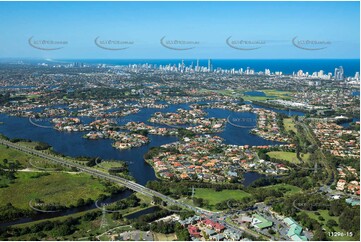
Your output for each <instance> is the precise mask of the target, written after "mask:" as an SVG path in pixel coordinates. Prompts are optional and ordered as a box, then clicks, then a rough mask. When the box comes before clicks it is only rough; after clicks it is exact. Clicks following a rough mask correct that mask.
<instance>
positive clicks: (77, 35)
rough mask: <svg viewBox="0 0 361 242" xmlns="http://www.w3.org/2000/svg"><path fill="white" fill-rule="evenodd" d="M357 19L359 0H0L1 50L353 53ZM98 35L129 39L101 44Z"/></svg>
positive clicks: (242, 55)
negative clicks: (44, 42) (33, 43)
mask: <svg viewBox="0 0 361 242" xmlns="http://www.w3.org/2000/svg"><path fill="white" fill-rule="evenodd" d="M359 19H360V12H359V2H106V3H104V2H0V32H1V34H0V58H7V57H14V58H18V57H24V58H29V57H30V58H32V57H34V58H48V59H60V58H75V59H79V58H97V59H105V58H114V59H123V58H124V59H133V58H134V59H141V58H146V59H150V58H152V59H159V58H174V59H178V58H225V59H226V58H236V59H250V58H251V59H287V58H300V59H307V58H357V59H358V58H359V53H360V47H359V45H360V44H359V43H360V24H359ZM30 37H33V39H32V40H52V41H65V42H66V44H63V45H61V47H62V48H61V49H58V50H41V49H39V48H34V47H32V46H30V45H29V43H28V42H29V38H30ZM96 37H99V39H98V40H112V41H127V42H131V44H128V45H110V47H112V48H113V47H114V48H117V47H129V48H127V49H125V50H118V51H115V50H107V49H103V48H100V47H98V46H97V45H96V44H95V41H94V40H95V38H96ZM162 37H165V38H164V41H167V40H182V41H191V42H192V43H191V44H187V45H172V44H169V43H166V45H167V46H171V47H176V48H180V49H182V48H183V47H184V48H186V47H192V49H190V50H174V49H171V48H166V47H164V46H162V45H161V43H160V39H161V38H162ZM229 37H231V39H230V40H231V41H232V40H234V41H250V42H253V43H254V41H256V42H257V43H258V44H257V43H256V44H248V45H237V44H233V46H236V47H242V48H243V47H246V48H251V49H252V48H253V47H256V49H254V50H239V49H235V48H231V47H230V46H229V45H227V44H226V39H227V38H229ZM295 37H297V39H296V41H298V40H303V41H306V40H311V41H319V42H321V44H314V45H312V46H311V49H315V48H318V47H320V48H323V47H324V48H323V49H320V50H305V49H302V48H297V47H296V46H295V45H293V44H292V39H293V38H295ZM260 42H262V43H261V44H259V43H260ZM325 42H327V43H326V44H325ZM103 43H104V42H103ZM163 43H165V42H163ZM243 43H244V42H243ZM36 46H38V47H44V48H48V47H49V45H41V44H37V45H36ZM54 46H55V47H59V46H58V45H51V46H50V47H54ZM103 46H105V45H104V44H103ZM107 47H109V45H107ZM301 47H302V46H301ZM303 47H310V46H309V45H308V46H305V45H303Z"/></svg>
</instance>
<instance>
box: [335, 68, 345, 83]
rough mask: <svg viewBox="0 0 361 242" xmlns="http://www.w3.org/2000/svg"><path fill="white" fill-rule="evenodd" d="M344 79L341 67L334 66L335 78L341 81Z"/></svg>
mask: <svg viewBox="0 0 361 242" xmlns="http://www.w3.org/2000/svg"><path fill="white" fill-rule="evenodd" d="M343 79H344V73H343V67H342V66H340V67H339V68H335V80H337V81H341V80H343Z"/></svg>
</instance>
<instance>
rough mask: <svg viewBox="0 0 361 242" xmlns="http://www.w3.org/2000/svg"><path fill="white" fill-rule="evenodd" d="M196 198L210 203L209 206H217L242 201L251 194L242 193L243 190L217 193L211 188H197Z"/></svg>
mask: <svg viewBox="0 0 361 242" xmlns="http://www.w3.org/2000/svg"><path fill="white" fill-rule="evenodd" d="M194 196H195V197H197V198H203V199H205V200H208V201H209V205H215V204H216V203H220V202H223V201H226V200H229V199H231V198H232V199H236V200H240V199H242V198H244V197H250V196H251V194H249V193H247V192H245V191H242V190H223V191H220V192H216V191H215V190H214V189H210V188H197V189H195V194H194Z"/></svg>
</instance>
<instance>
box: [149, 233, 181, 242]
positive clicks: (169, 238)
mask: <svg viewBox="0 0 361 242" xmlns="http://www.w3.org/2000/svg"><path fill="white" fill-rule="evenodd" d="M153 235H154V240H155V241H175V240H177V236H176V235H175V233H173V234H160V233H153Z"/></svg>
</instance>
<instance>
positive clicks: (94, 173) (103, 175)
mask: <svg viewBox="0 0 361 242" xmlns="http://www.w3.org/2000/svg"><path fill="white" fill-rule="evenodd" d="M0 144H2V145H6V146H9V147H11V148H13V149H16V150H20V151H22V152H25V153H28V154H31V155H35V156H38V157H40V158H43V159H47V160H49V161H51V162H54V163H56V164H60V165H62V166H66V167H75V168H76V169H78V170H79V171H82V172H86V173H88V174H90V175H92V176H95V177H99V178H102V179H106V180H108V181H111V182H114V183H117V184H120V185H123V186H126V187H127V188H129V189H131V190H133V191H135V192H139V193H142V194H144V195H146V196H149V197H159V198H161V199H162V200H163V201H165V202H167V204H173V205H176V206H178V207H181V208H184V209H187V210H192V211H194V212H195V213H197V214H202V215H205V216H206V217H207V218H212V219H214V220H215V221H217V222H220V223H222V221H220V220H219V218H220V217H224V218H225V216H224V215H223V214H222V213H221V212H211V211H207V210H204V209H201V208H198V207H194V206H191V205H189V204H186V203H184V202H180V201H178V200H175V199H173V198H170V197H168V196H165V195H163V194H161V193H159V192H157V191H154V190H152V189H149V188H147V187H145V186H142V185H140V184H138V183H135V182H133V181H129V180H127V179H125V178H122V177H118V176H114V175H110V174H108V173H105V172H102V171H99V170H96V169H93V168H90V167H86V166H83V165H80V164H77V163H75V162H73V161H71V160H69V159H67V158H64V157H59V156H54V155H50V154H46V153H44V152H42V151H39V150H35V149H32V148H29V147H25V146H22V145H18V144H16V143H12V142H9V141H7V140H4V139H1V138H0ZM223 223H224V225H226V226H227V227H229V228H231V229H233V230H235V231H237V232H239V233H240V232H246V233H250V232H249V231H244V230H242V229H241V228H237V227H235V226H234V225H232V224H230V223H228V222H226V221H223ZM251 234H252V235H255V233H251Z"/></svg>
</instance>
